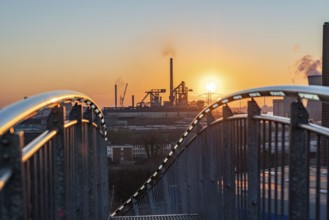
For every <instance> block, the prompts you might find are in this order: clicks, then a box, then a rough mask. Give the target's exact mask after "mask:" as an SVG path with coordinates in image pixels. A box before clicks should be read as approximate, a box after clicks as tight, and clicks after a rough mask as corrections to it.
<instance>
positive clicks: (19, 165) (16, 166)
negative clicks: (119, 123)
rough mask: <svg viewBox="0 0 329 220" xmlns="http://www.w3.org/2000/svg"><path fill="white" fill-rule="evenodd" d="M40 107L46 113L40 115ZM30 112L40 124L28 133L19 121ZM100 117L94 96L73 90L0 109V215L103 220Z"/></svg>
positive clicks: (106, 195)
mask: <svg viewBox="0 0 329 220" xmlns="http://www.w3.org/2000/svg"><path fill="white" fill-rule="evenodd" d="M66 107H68V108H72V110H71V111H68V110H66ZM42 111H48V112H49V114H47V115H45V116H43V117H40V112H42ZM67 112H68V116H66V113H67ZM33 116H34V117H37V116H38V117H39V119H40V124H42V125H43V127H44V129H43V130H40V127H38V129H39V130H38V129H36V130H37V134H36V133H35V131H34V133H33V136H34V138H30V137H29V131H28V130H25V131H24V129H23V130H21V128H20V124H22V123H24V121H25V120H27V119H30V118H31V117H32V118H33ZM104 121H105V120H104V116H103V113H102V112H101V111H100V109H99V108H98V107H97V105H96V104H95V103H94V101H93V100H92V99H90V98H89V97H88V96H86V95H84V94H82V93H79V92H75V91H55V92H49V93H44V94H41V95H37V96H34V97H30V98H27V99H26V100H22V101H20V102H17V103H15V104H13V105H10V106H8V107H6V108H4V109H2V110H1V111H0V219H4V220H5V219H106V218H107V217H108V213H109V192H108V190H109V189H108V165H107V153H106V151H107V149H106V147H107V146H106V140H107V139H106V135H107V131H106V126H105V123H104ZM41 127H42V126H41ZM24 139H25V140H24ZM27 139H31V140H27Z"/></svg>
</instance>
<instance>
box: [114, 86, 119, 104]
mask: <svg viewBox="0 0 329 220" xmlns="http://www.w3.org/2000/svg"><path fill="white" fill-rule="evenodd" d="M114 100H115V101H114V106H115V108H117V107H118V86H117V84H115V85H114Z"/></svg>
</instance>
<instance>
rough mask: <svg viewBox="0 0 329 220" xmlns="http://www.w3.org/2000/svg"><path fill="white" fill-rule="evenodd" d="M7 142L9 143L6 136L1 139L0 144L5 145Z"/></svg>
mask: <svg viewBox="0 0 329 220" xmlns="http://www.w3.org/2000/svg"><path fill="white" fill-rule="evenodd" d="M9 143H10V141H9V140H8V139H7V138H4V139H2V140H1V144H3V145H5V146H7V145H9Z"/></svg>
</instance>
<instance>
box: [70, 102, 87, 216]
mask: <svg viewBox="0 0 329 220" xmlns="http://www.w3.org/2000/svg"><path fill="white" fill-rule="evenodd" d="M82 115H83V114H82V106H81V105H75V106H74V107H73V108H72V110H71V112H70V120H77V121H78V124H77V125H75V127H74V137H73V138H74V145H73V146H71V147H74V150H73V156H72V157H73V161H74V165H73V166H74V169H73V170H74V173H73V174H74V175H73V177H72V178H74V186H75V187H74V188H73V189H74V191H75V192H73V193H74V201H73V204H74V206H73V211H74V212H75V215H74V217H75V218H74V219H83V210H84V207H83V195H84V194H83V177H82V175H83V174H82V172H83V170H82V166H83V163H82V161H83V158H82V157H83V155H82Z"/></svg>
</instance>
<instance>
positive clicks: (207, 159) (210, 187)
mask: <svg viewBox="0 0 329 220" xmlns="http://www.w3.org/2000/svg"><path fill="white" fill-rule="evenodd" d="M214 121H215V118H214V116H213V115H212V113H211V112H210V113H209V114H208V115H207V130H206V139H204V141H205V146H202V149H203V152H204V153H203V154H202V155H203V173H204V177H205V178H204V187H205V195H207V196H205V197H204V199H206V201H204V203H205V204H206V207H205V212H204V216H203V217H204V218H206V219H216V220H217V219H219V215H220V209H219V208H218V207H219V193H218V183H217V178H216V174H217V166H216V164H217V162H216V153H215V152H216V146H215V134H214V132H215V128H214V125H211V123H212V122H214Z"/></svg>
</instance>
